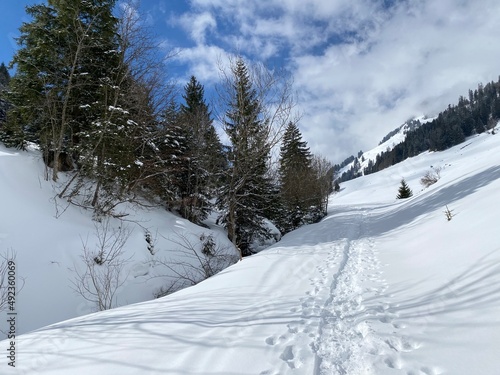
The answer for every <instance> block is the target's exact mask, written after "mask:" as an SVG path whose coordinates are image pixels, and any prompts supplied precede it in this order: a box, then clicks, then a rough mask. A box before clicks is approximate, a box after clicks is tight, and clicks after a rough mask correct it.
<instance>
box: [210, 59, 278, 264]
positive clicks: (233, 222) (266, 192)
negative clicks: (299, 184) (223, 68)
mask: <svg viewBox="0 0 500 375" xmlns="http://www.w3.org/2000/svg"><path fill="white" fill-rule="evenodd" d="M232 78H233V80H232V87H231V88H230V102H229V103H228V106H229V108H228V110H227V111H226V116H225V123H224V126H225V131H226V133H227V135H228V137H229V139H230V141H231V148H230V151H229V168H228V171H227V174H226V176H225V181H226V184H225V186H224V187H223V189H222V192H221V193H222V194H221V197H220V198H219V200H218V203H219V205H220V206H221V208H223V209H224V214H223V216H222V218H221V219H222V222H223V223H224V224H225V225H226V227H227V231H228V237H229V239H230V240H231V241H232V242H233V244H235V245H236V246H237V247H238V248H239V249H240V251H241V255H242V256H246V255H250V254H251V253H252V249H251V244H252V242H253V241H254V240H255V239H258V238H262V237H269V236H270V234H269V233H268V231H267V229H266V227H265V226H264V222H263V219H264V217H263V215H264V211H265V208H266V206H267V205H268V203H269V202H270V195H271V194H272V193H271V192H272V184H271V181H270V179H269V177H268V176H267V172H268V160H269V155H270V145H269V142H268V128H267V125H268V124H267V122H266V121H265V119H263V116H262V107H261V102H260V101H259V98H258V96H257V92H256V90H255V89H254V87H253V84H252V80H251V77H250V74H249V72H248V69H247V67H246V65H245V63H244V62H243V60H242V59H239V60H238V61H237V62H236V64H235V65H234V66H233V68H232Z"/></svg>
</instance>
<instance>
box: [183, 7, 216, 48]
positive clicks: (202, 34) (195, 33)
mask: <svg viewBox="0 0 500 375" xmlns="http://www.w3.org/2000/svg"><path fill="white" fill-rule="evenodd" d="M174 22H175V21H174ZM178 22H179V23H180V24H181V26H182V27H183V28H184V29H185V30H186V31H188V32H189V34H190V36H191V38H192V39H193V41H194V42H196V43H197V44H205V38H206V34H207V32H209V31H210V30H215V29H216V28H217V21H216V20H215V17H214V16H213V15H212V14H211V13H209V12H202V13H187V14H184V15H182V16H181V17H180V19H179V20H178Z"/></svg>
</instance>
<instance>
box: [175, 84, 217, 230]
mask: <svg viewBox="0 0 500 375" xmlns="http://www.w3.org/2000/svg"><path fill="white" fill-rule="evenodd" d="M184 91H185V93H184V95H183V98H184V100H185V102H186V104H185V105H181V113H180V124H181V126H182V127H183V128H184V133H185V136H186V145H187V148H186V155H185V156H186V157H185V158H184V159H183V160H184V162H185V163H184V166H183V178H182V184H181V186H180V191H181V214H182V215H183V216H184V217H185V218H187V219H188V220H191V221H193V222H200V221H202V220H203V219H205V218H206V217H207V215H208V213H209V211H210V209H211V204H210V199H211V193H212V192H213V188H214V186H215V185H216V181H217V176H220V170H218V168H220V167H221V165H220V161H221V160H223V159H222V145H221V143H220V140H219V138H218V136H217V133H216V131H215V129H214V127H213V124H212V118H211V114H210V111H209V109H208V105H207V104H206V103H205V99H204V88H203V86H202V85H201V84H200V83H199V82H198V81H197V79H196V77H194V76H192V77H191V80H190V81H189V83H188V84H187V85H186V86H185V88H184Z"/></svg>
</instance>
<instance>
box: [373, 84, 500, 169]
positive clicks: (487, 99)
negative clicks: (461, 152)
mask: <svg viewBox="0 0 500 375" xmlns="http://www.w3.org/2000/svg"><path fill="white" fill-rule="evenodd" d="M498 120H500V78H499V80H498V82H490V83H488V84H486V85H485V86H483V85H482V84H480V85H479V86H478V88H477V89H476V90H474V91H472V90H469V95H468V98H465V97H463V96H461V97H460V98H459V100H458V104H457V105H449V106H448V108H447V109H446V110H444V111H443V112H441V113H440V114H439V115H438V116H437V118H436V119H434V120H433V121H430V122H427V123H425V124H422V125H421V126H419V127H417V128H415V129H413V130H411V131H409V132H408V133H407V135H406V139H405V140H404V141H403V142H401V143H400V144H398V145H396V147H394V148H393V149H392V150H390V151H387V152H383V153H381V154H379V155H377V159H376V160H375V162H374V163H371V164H370V165H369V166H368V168H365V170H364V173H365V174H369V173H374V172H377V171H380V170H382V169H384V168H387V167H389V166H391V165H394V164H396V163H399V162H400V161H403V160H405V159H406V158H409V157H412V156H416V155H418V154H420V153H422V152H424V151H427V150H430V151H442V150H445V149H447V148H450V147H452V146H454V145H457V144H460V143H462V142H464V141H465V139H466V137H469V136H471V135H473V134H480V133H483V132H485V131H487V130H489V129H491V128H493V127H494V126H495V124H496V122H497V121H498Z"/></svg>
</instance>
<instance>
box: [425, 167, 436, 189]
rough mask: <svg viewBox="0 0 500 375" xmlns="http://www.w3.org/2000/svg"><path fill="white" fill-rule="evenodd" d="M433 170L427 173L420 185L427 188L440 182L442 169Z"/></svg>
mask: <svg viewBox="0 0 500 375" xmlns="http://www.w3.org/2000/svg"><path fill="white" fill-rule="evenodd" d="M431 168H432V170H430V171H427V172H426V173H425V175H424V177H422V178H421V179H420V184H422V186H423V187H426V188H427V187H429V186H431V185H433V184H435V183H436V182H438V180H439V179H440V178H441V167H436V168H434V167H431Z"/></svg>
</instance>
